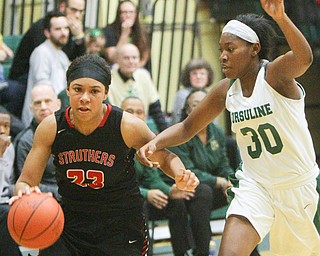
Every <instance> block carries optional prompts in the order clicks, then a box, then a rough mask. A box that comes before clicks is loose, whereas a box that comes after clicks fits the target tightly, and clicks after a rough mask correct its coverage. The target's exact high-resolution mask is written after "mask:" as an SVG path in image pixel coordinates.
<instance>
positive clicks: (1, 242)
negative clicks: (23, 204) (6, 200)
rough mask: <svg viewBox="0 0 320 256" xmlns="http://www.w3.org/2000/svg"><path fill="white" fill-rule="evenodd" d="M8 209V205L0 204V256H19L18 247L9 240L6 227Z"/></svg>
mask: <svg viewBox="0 0 320 256" xmlns="http://www.w3.org/2000/svg"><path fill="white" fill-rule="evenodd" d="M9 209H10V206H9V205H8V204H0V237H1V238H0V256H9V255H10V256H21V255H22V254H21V252H20V250H19V246H18V245H17V244H16V242H15V241H14V240H13V239H12V238H11V236H10V234H9V230H8V227H7V217H8V212H9Z"/></svg>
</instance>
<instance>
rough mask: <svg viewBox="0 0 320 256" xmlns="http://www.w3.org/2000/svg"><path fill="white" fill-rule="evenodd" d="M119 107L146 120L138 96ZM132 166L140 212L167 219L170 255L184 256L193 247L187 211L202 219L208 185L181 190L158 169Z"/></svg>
mask: <svg viewBox="0 0 320 256" xmlns="http://www.w3.org/2000/svg"><path fill="white" fill-rule="evenodd" d="M121 108H122V109H123V110H124V111H126V112H128V113H131V114H133V115H134V116H136V117H137V118H140V119H141V120H143V121H146V114H145V110H144V105H143V102H142V101H141V99H139V98H137V97H132V96H131V97H128V98H126V99H125V100H124V101H123V102H122V104H121ZM134 166H135V169H136V170H137V179H138V183H139V187H140V193H141V195H142V196H143V197H144V199H145V204H144V212H145V214H146V216H147V219H149V218H150V219H159V218H168V219H169V229H170V236H171V244H172V249H173V252H174V255H175V256H182V255H185V253H186V252H187V251H188V250H189V249H190V248H192V246H193V240H192V233H191V228H190V224H189V219H188V218H189V216H188V212H189V213H190V218H191V219H192V221H194V222H198V220H197V219H198V218H203V215H202V212H203V211H204V209H210V205H211V202H210V201H207V200H206V198H207V197H206V194H207V193H210V188H208V187H207V186H206V185H203V184H199V186H198V187H197V188H196V191H182V190H179V189H177V187H176V185H175V184H170V185H168V184H167V183H165V182H164V180H163V179H162V178H161V176H160V173H161V171H160V170H159V169H157V168H150V167H147V166H144V165H142V164H140V163H139V162H138V161H137V160H135V164H134ZM206 187H207V190H206ZM184 200H186V201H190V202H189V203H188V204H189V205H190V208H192V209H193V210H191V211H187V209H186V204H185V201H184ZM209 211H210V210H208V212H209ZM207 228H208V227H207ZM210 235H211V233H210ZM150 242H151V243H152V242H153V241H150ZM151 253H152V252H151ZM195 255H198V254H195ZM207 255H208V254H206V256H207Z"/></svg>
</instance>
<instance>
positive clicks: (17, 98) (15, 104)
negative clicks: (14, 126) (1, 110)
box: [0, 33, 24, 123]
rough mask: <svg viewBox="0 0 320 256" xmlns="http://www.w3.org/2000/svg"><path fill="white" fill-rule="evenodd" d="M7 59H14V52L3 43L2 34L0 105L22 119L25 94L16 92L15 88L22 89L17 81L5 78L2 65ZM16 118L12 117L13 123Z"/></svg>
mask: <svg viewBox="0 0 320 256" xmlns="http://www.w3.org/2000/svg"><path fill="white" fill-rule="evenodd" d="M7 58H13V52H12V50H11V49H10V48H9V47H8V46H7V45H6V43H5V42H4V41H3V37H2V34H1V33H0V105H3V106H4V107H5V108H6V109H7V110H8V111H9V112H10V115H12V114H13V115H15V116H16V117H20V115H21V106H22V104H23V100H24V93H22V91H21V90H15V88H19V87H20V89H21V88H22V86H21V85H20V84H19V83H18V82H17V81H13V80H8V79H6V78H5V75H4V68H3V65H2V64H1V63H2V62H3V61H5V60H6V59H7ZM16 117H15V118H14V119H13V116H12V120H11V121H13V120H16V119H17V118H16ZM15 123H16V122H15Z"/></svg>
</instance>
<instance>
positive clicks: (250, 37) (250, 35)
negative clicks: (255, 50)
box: [222, 20, 259, 43]
mask: <svg viewBox="0 0 320 256" xmlns="http://www.w3.org/2000/svg"><path fill="white" fill-rule="evenodd" d="M222 33H231V34H234V35H236V36H238V37H240V38H242V39H243V40H245V41H247V42H249V43H259V37H258V36H257V34H256V32H254V30H253V29H252V28H250V27H249V26H248V25H246V24H244V23H242V22H240V21H238V20H230V21H229V22H228V23H227V24H226V25H225V26H224V28H223V30H222Z"/></svg>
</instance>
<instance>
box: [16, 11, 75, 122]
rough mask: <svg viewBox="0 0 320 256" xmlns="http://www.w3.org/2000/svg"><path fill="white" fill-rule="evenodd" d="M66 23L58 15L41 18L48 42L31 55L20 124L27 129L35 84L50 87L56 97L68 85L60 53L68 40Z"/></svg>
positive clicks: (65, 59) (66, 63)
mask: <svg viewBox="0 0 320 256" xmlns="http://www.w3.org/2000/svg"><path fill="white" fill-rule="evenodd" d="M68 26H69V25H68V20H67V18H66V17H65V16H64V14H62V13H60V12H49V13H47V15H46V17H45V19H44V28H45V29H44V33H45V35H46V37H47V40H46V41H44V42H43V43H42V44H40V45H39V46H38V47H37V48H35V49H34V51H33V52H32V54H31V57H30V69H29V75H28V85H27V92H26V96H25V100H24V105H23V110H22V122H23V123H24V124H25V125H26V126H28V125H29V123H30V121H31V120H32V113H31V112H30V96H31V93H30V92H31V90H32V88H33V86H34V85H36V84H40V83H42V84H49V85H51V86H52V87H53V89H54V91H55V93H56V94H59V93H60V92H61V91H62V90H64V89H65V88H66V86H67V80H66V71H67V69H68V66H69V59H68V56H67V55H66V54H65V53H64V52H63V51H62V47H63V46H64V45H66V44H67V42H68V38H69V28H68Z"/></svg>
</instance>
